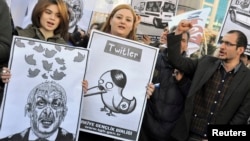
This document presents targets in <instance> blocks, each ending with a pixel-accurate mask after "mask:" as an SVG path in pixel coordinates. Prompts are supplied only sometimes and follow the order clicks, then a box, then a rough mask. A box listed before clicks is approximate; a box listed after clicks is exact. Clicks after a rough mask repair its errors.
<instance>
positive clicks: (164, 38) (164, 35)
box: [160, 26, 169, 44]
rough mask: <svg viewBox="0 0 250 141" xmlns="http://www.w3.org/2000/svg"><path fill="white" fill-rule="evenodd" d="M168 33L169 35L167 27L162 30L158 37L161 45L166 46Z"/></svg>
mask: <svg viewBox="0 0 250 141" xmlns="http://www.w3.org/2000/svg"><path fill="white" fill-rule="evenodd" d="M168 33H169V29H168V26H166V27H165V28H164V29H163V32H162V33H161V36H160V43H161V44H167V34H168Z"/></svg>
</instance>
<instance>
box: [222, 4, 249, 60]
mask: <svg viewBox="0 0 250 141" xmlns="http://www.w3.org/2000/svg"><path fill="white" fill-rule="evenodd" d="M249 10H250V0H232V1H231V3H230V4H229V7H228V10H227V12H226V16H225V19H224V22H223V24H222V27H221V31H220V34H219V36H218V41H219V40H220V38H221V37H222V36H224V34H226V33H227V32H228V31H229V30H232V29H237V30H240V31H242V32H243V33H244V34H245V35H246V36H247V38H248V46H247V49H246V51H245V54H246V55H248V56H250V38H249V37H250V32H249V31H250V30H249V27H250V20H249V19H250V13H249Z"/></svg>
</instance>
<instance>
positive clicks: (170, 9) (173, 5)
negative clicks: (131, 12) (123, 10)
mask: <svg viewBox="0 0 250 141" xmlns="http://www.w3.org/2000/svg"><path fill="white" fill-rule="evenodd" d="M177 5H178V0H171V1H170V0H132V6H133V8H134V9H135V11H136V13H137V14H138V15H140V16H141V23H140V24H139V26H138V29H137V33H138V34H146V35H152V36H159V35H160V33H161V32H162V29H163V28H164V27H165V26H166V25H167V24H168V22H170V21H171V20H172V17H173V16H175V14H176V10H177ZM149 27H150V28H149Z"/></svg>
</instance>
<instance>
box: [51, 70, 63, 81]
mask: <svg viewBox="0 0 250 141" xmlns="http://www.w3.org/2000/svg"><path fill="white" fill-rule="evenodd" d="M64 76H66V74H65V73H63V72H58V70H57V69H56V70H55V71H54V73H53V75H50V77H51V78H52V79H54V80H61V79H63V77H64Z"/></svg>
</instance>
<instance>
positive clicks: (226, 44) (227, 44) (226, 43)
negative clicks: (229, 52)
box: [219, 40, 237, 47]
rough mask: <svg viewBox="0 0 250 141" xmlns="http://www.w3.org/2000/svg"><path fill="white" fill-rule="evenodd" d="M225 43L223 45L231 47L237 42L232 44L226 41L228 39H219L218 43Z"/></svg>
mask: <svg viewBox="0 0 250 141" xmlns="http://www.w3.org/2000/svg"><path fill="white" fill-rule="evenodd" d="M223 43H224V44H225V46H227V47H229V46H230V47H232V46H237V44H232V43H230V42H228V41H223V40H220V41H219V44H223Z"/></svg>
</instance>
